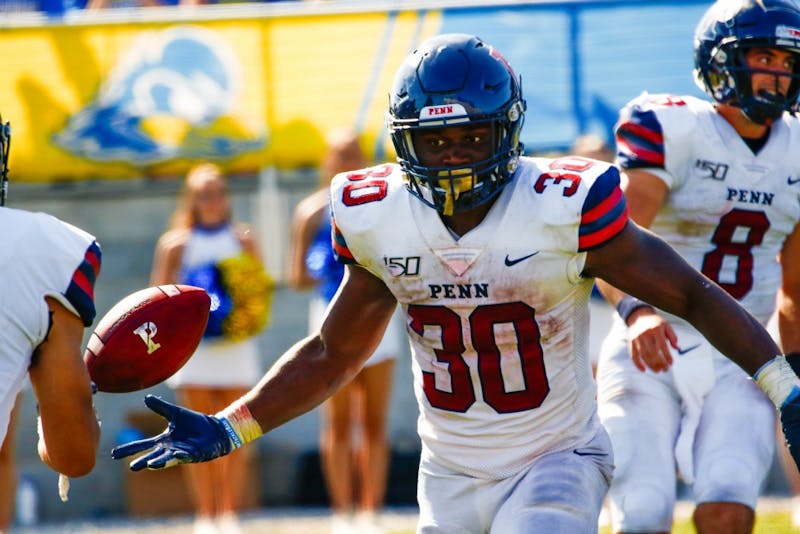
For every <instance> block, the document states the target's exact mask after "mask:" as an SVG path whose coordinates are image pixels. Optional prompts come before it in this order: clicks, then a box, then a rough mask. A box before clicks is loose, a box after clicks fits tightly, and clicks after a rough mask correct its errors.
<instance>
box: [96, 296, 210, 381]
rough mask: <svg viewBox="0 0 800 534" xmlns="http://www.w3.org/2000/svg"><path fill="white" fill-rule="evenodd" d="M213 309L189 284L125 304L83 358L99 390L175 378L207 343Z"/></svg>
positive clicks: (100, 326)
mask: <svg viewBox="0 0 800 534" xmlns="http://www.w3.org/2000/svg"><path fill="white" fill-rule="evenodd" d="M210 308H211V299H210V297H209V296H208V293H206V292H205V290H204V289H201V288H199V287H194V286H189V285H162V286H153V287H148V288H145V289H142V290H139V291H136V292H135V293H132V294H130V295H128V296H127V297H125V298H123V299H122V300H120V301H119V302H118V303H117V304H115V305H114V306H113V307H112V308H111V309H110V310H109V311H108V313H106V314H105V316H103V318H102V319H100V321H99V322H98V323H97V327H96V328H95V329H94V332H92V334H91V336H90V337H89V341H88V343H87V345H86V352H85V353H84V358H83V359H84V361H85V362H86V367H87V368H88V369H89V376H90V377H91V378H92V380H93V381H94V383H95V384H97V389H98V391H105V392H109V393H125V392H130V391H138V390H141V389H145V388H148V387H151V386H154V385H156V384H159V383H161V382H163V381H164V380H166V379H167V378H169V377H170V376H172V375H173V374H175V372H176V371H178V369H180V368H181V367H182V366H183V364H185V363H186V361H187V360H188V359H189V358H190V357H191V356H192V354H193V353H194V351H195V349H196V348H197V345H198V344H199V343H200V340H201V339H202V338H203V332H204V331H205V328H206V322H208V314H209V310H210Z"/></svg>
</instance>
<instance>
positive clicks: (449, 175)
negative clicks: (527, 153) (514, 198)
mask: <svg viewBox="0 0 800 534" xmlns="http://www.w3.org/2000/svg"><path fill="white" fill-rule="evenodd" d="M524 112H525V101H524V100H523V99H522V91H521V88H520V81H519V79H518V78H517V76H516V74H515V73H514V71H513V70H512V69H511V67H510V65H509V64H508V62H507V61H506V60H505V58H503V56H502V55H500V53H499V52H498V51H497V50H495V49H494V48H492V47H491V46H490V45H488V44H486V43H484V42H483V41H481V40H480V39H479V38H477V37H475V36H473V35H467V34H443V35H438V36H436V37H433V38H431V39H428V40H426V41H424V42H423V43H421V44H420V45H419V46H418V47H417V49H416V50H414V51H413V52H412V53H411V54H410V55H409V56H408V57H407V58H406V60H405V61H404V62H403V63H402V65H401V66H400V68H399V69H398V71H397V74H396V75H395V78H394V82H393V84H392V89H391V93H390V95H389V112H388V114H387V126H388V130H389V134H390V136H391V138H392V143H393V144H394V147H395V151H396V153H397V161H398V163H399V164H400V166H401V168H402V169H403V171H404V172H405V173H406V175H407V177H408V180H409V190H410V191H411V193H412V194H414V195H415V196H417V197H418V198H420V199H421V200H422V201H423V202H425V203H426V204H429V205H430V206H432V207H434V208H436V209H437V210H439V211H441V212H443V213H444V212H446V211H447V212H453V213H455V212H458V211H464V210H467V209H471V208H473V207H476V206H479V205H481V204H483V203H485V202H488V201H490V200H491V199H493V198H494V197H495V196H497V194H498V193H499V192H500V190H501V189H502V188H503V187H504V186H505V185H506V184H507V183H508V181H509V180H510V179H511V176H512V175H513V172H514V171H513V170H511V171H510V170H509V169H512V168H513V169H514V170H515V169H516V165H511V166H510V165H509V164H508V163H509V162H510V161H511V160H516V159H517V158H519V156H520V155H521V154H522V151H523V146H522V144H521V143H520V131H521V129H522V124H523V122H524ZM486 123H490V124H491V125H492V135H493V136H494V143H493V147H494V150H493V153H492V155H491V157H489V158H488V159H486V160H484V161H479V162H473V163H472V164H471V165H469V166H468V167H463V166H461V165H459V168H458V169H457V171H458V172H455V170H454V169H450V168H447V167H438V168H437V167H430V166H427V165H424V164H423V163H422V162H421V161H420V160H419V158H418V157H417V151H416V150H415V147H414V144H413V140H412V136H411V133H412V132H414V131H417V130H421V129H426V128H443V127H449V126H469V125H477V124H486ZM465 169H469V172H470V173H471V176H472V177H473V178H472V179H471V180H470V183H469V185H466V179H465V176H464V172H465Z"/></svg>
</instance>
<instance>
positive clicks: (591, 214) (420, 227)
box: [331, 157, 627, 479]
mask: <svg viewBox="0 0 800 534" xmlns="http://www.w3.org/2000/svg"><path fill="white" fill-rule="evenodd" d="M331 206H332V214H333V217H332V219H333V239H334V250H335V252H336V254H337V255H338V258H339V259H340V261H344V262H350V263H357V264H358V265H360V266H361V267H363V268H366V269H368V270H369V271H370V272H371V273H372V274H374V275H375V276H377V277H378V278H380V279H381V280H383V282H384V283H385V284H386V286H387V287H388V288H389V289H390V290H391V292H392V293H393V294H394V296H395V297H396V298H397V300H398V302H399V303H400V305H401V307H402V309H403V311H404V313H405V317H406V327H407V332H408V335H409V338H410V342H411V348H412V355H413V362H412V372H413V378H414V392H415V395H416V398H417V402H418V405H419V409H420V416H419V420H418V431H419V434H420V437H421V440H422V444H423V450H424V451H425V453H427V454H433V455H434V456H435V457H436V459H437V461H439V462H441V463H442V464H445V465H447V466H449V467H451V468H452V469H455V470H458V471H460V472H463V473H466V474H470V475H473V476H478V477H485V478H492V479H499V478H504V477H507V476H510V475H511V474H514V473H516V472H518V471H519V470H520V469H522V468H523V467H524V466H526V465H528V464H529V463H530V462H531V461H532V460H533V459H534V458H536V457H537V456H539V455H541V454H544V453H547V452H551V451H558V450H566V449H568V448H570V447H575V446H577V445H578V444H581V443H585V442H586V441H587V440H588V439H590V438H591V437H592V436H594V434H595V433H596V432H597V431H598V430H599V422H598V419H597V417H596V405H595V386H594V382H593V379H592V371H591V364H590V360H589V358H588V356H587V338H588V332H589V317H588V299H589V296H590V293H591V289H592V283H593V280H592V279H590V278H584V277H582V276H581V272H582V270H583V265H584V261H585V256H586V253H585V252H586V251H587V250H589V249H591V248H594V247H597V246H601V245H603V244H604V243H606V242H607V241H608V240H610V239H611V238H613V237H614V236H616V235H617V234H618V233H619V232H620V231H621V230H622V229H623V228H624V226H625V224H626V222H627V211H626V209H625V200H624V197H623V195H622V191H621V190H620V188H619V173H618V171H617V169H616V168H615V167H611V166H609V165H608V164H606V163H601V162H599V161H595V160H587V159H585V158H573V157H570V158H561V159H557V160H550V159H543V158H522V159H521V161H520V166H519V169H518V171H517V172H516V174H515V176H514V178H513V179H512V181H511V182H510V183H509V184H508V185H507V186H506V187H505V188H504V189H503V190H502V191H501V193H500V195H499V196H498V198H497V200H496V201H495V203H494V205H493V206H492V208H491V210H490V211H489V213H488V214H487V216H486V218H485V219H484V220H483V221H482V222H481V224H480V225H478V226H477V227H476V228H474V229H473V230H471V231H470V232H468V233H467V234H466V235H464V236H461V237H460V238H456V237H454V236H453V235H452V233H451V232H450V231H449V230H448V229H447V227H446V226H445V225H444V224H443V222H442V220H441V219H440V217H439V214H438V212H437V211H436V210H434V209H432V208H430V207H428V206H426V205H425V204H424V203H423V202H421V201H420V200H419V199H417V198H416V197H414V196H413V195H412V194H411V193H410V192H409V191H408V189H407V187H406V181H405V179H404V175H403V173H402V171H401V170H400V168H399V167H398V166H396V165H390V164H387V165H381V166H378V167H373V168H370V169H365V170H363V171H358V172H352V173H345V174H340V175H338V176H337V177H336V178H335V179H334V181H333V183H332V186H331Z"/></svg>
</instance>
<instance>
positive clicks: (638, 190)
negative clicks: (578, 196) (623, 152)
mask: <svg viewBox="0 0 800 534" xmlns="http://www.w3.org/2000/svg"><path fill="white" fill-rule="evenodd" d="M620 178H621V181H620V186H621V188H622V190H623V192H624V193H625V197H626V200H627V206H628V216H629V217H630V218H631V219H632V220H633V221H635V222H636V223H637V224H638V225H639V226H642V227H644V228H649V227H650V225H651V224H652V223H653V220H654V219H655V217H656V215H657V214H658V210H659V209H661V206H662V205H663V204H664V201H665V199H666V197H667V194H668V192H669V191H668V188H667V185H666V184H665V183H664V181H663V180H662V179H661V178H659V177H658V176H656V175H655V174H653V173H651V172H648V171H646V170H642V169H630V170H627V171H625V172H624V173H622V174H621V176H620ZM597 289H598V290H600V293H601V294H602V295H603V297H605V299H606V300H607V301H608V302H609V303H611V305H612V306H614V307H615V308H616V309H617V310H618V312H619V313H620V315H625V317H623V319H624V320H625V323H626V324H627V325H628V334H627V337H628V352H629V353H630V357H631V359H632V361H633V364H634V365H635V366H636V368H637V369H639V370H640V371H644V370H645V369H650V370H652V371H655V372H660V371H666V370H667V369H669V367H670V365H672V355H671V354H670V351H669V347H670V346H672V347H677V342H678V340H677V336H676V335H675V331H674V330H673V329H672V327H671V326H670V324H669V323H668V322H667V321H666V320H665V319H664V318H663V317H662V316H661V314H659V313H658V312H657V311H656V310H655V309H654V308H653V307H652V306H649V305H646V303H644V302H641V301H639V300H636V299H635V298H633V297H631V296H630V295H628V294H626V293H625V292H624V291H621V290H620V289H618V288H615V287H614V286H611V285H609V284H608V283H606V282H605V281H603V280H597Z"/></svg>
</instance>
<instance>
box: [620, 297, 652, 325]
mask: <svg viewBox="0 0 800 534" xmlns="http://www.w3.org/2000/svg"><path fill="white" fill-rule="evenodd" d="M639 308H653V306H651V305H650V304H648V303H646V302H645V301H643V300H639V299H637V298H636V297H632V296H630V295H625V296H624V297H622V298H621V299H619V302H617V306H616V309H617V313H618V314H619V316H620V317H622V321H623V322H624V323H625V324H628V317H630V316H631V314H632V313H633V312H635V311H636V310H638V309H639Z"/></svg>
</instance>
